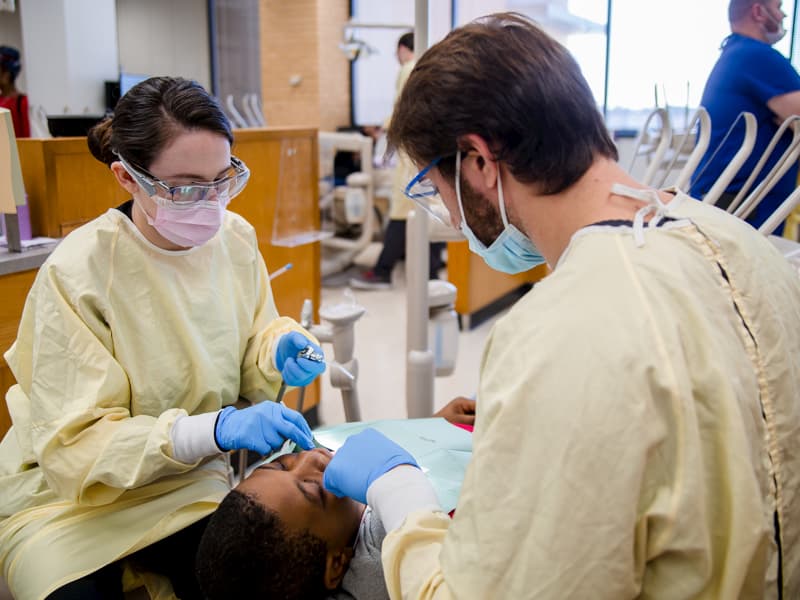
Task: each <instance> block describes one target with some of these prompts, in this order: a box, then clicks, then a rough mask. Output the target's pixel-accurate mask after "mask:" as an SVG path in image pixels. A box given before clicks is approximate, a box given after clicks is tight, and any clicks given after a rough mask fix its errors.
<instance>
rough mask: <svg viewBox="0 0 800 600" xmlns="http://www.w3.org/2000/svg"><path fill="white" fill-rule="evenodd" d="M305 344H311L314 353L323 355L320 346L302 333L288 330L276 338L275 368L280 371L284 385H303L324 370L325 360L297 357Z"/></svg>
mask: <svg viewBox="0 0 800 600" xmlns="http://www.w3.org/2000/svg"><path fill="white" fill-rule="evenodd" d="M307 346H311V348H312V349H313V350H314V352H315V353H316V354H319V355H320V356H324V353H323V352H322V348H320V347H319V346H318V345H317V344H315V343H314V342H312V341H311V340H309V339H308V338H307V337H306V336H304V335H303V334H302V333H299V332H297V331H290V332H289V333H286V334H284V335H283V336H281V339H279V340H278V347H277V349H276V351H275V368H276V369H278V371H280V372H281V377H283V380H284V381H285V382H286V385H291V386H294V387H303V386H306V385H308V384H309V383H311V382H312V381H314V379H315V378H316V377H317V375H320V374H321V373H323V372H324V371H325V361H324V360H322V361H319V362H318V361H315V360H309V359H307V358H302V357H298V354H300V352H301V351H302V350H304V349H305V348H306V347H307Z"/></svg>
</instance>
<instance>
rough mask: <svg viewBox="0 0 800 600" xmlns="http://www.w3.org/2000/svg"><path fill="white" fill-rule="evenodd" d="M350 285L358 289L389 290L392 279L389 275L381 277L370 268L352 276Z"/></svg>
mask: <svg viewBox="0 0 800 600" xmlns="http://www.w3.org/2000/svg"><path fill="white" fill-rule="evenodd" d="M350 285H351V286H352V287H354V288H356V289H357V290H389V289H391V288H392V280H391V279H390V278H389V277H379V276H378V275H375V271H373V270H372V269H370V270H369V271H364V272H363V273H361V275H358V276H356V277H351V278H350Z"/></svg>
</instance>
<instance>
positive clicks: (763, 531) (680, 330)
mask: <svg viewBox="0 0 800 600" xmlns="http://www.w3.org/2000/svg"><path fill="white" fill-rule="evenodd" d="M681 200H682V201H681ZM669 214H671V215H672V216H673V217H675V218H677V219H678V221H676V222H670V223H667V224H665V225H664V226H663V227H659V228H648V229H647V230H646V232H645V243H644V245H643V246H641V247H637V245H636V244H635V243H634V238H633V236H632V233H631V228H630V227H624V226H623V227H615V226H594V227H588V228H586V229H583V230H581V231H579V232H577V233H576V234H575V235H574V236H573V238H572V240H571V242H570V244H569V246H568V248H567V249H566V251H565V253H564V255H563V256H562V258H561V260H560V261H559V264H558V265H557V267H556V268H555V270H554V272H553V273H552V274H551V275H550V276H548V277H547V278H546V279H545V280H543V281H542V282H541V283H539V284H537V285H536V287H535V288H534V289H533V290H532V291H531V292H530V293H529V294H528V295H527V296H526V297H525V298H523V299H522V300H520V301H519V302H518V303H517V305H516V306H514V307H513V309H512V310H511V311H510V312H509V313H508V315H507V316H505V317H504V318H502V319H501V320H500V321H498V323H497V324H496V326H495V328H494V330H493V332H492V334H491V337H490V340H489V342H488V344H487V347H486V350H485V354H484V358H483V364H482V371H481V383H480V387H479V393H478V397H479V399H480V400H479V404H478V419H477V423H476V428H475V434H474V450H473V452H474V453H473V458H472V462H471V464H470V465H469V467H468V469H467V473H466V477H465V481H464V486H463V488H462V492H461V497H460V499H459V503H458V508H457V509H456V514H455V518H454V519H453V521H452V522H450V520H449V519H448V518H447V516H446V515H442V514H437V513H430V512H427V513H426V512H417V513H414V514H412V515H411V516H410V517H409V518H408V519H407V520H406V522H405V523H404V525H403V526H402V527H401V528H399V529H398V530H396V531H395V532H393V533H391V534H390V535H389V536H388V537H387V538H386V540H385V541H384V544H383V564H384V572H385V573H386V578H387V583H388V586H389V590H390V594H391V596H392V598H401V597H403V598H469V599H473V598H487V599H489V598H559V599H561V598H592V599H593V600H597V599H604V598H608V599H613V600H620V599H624V598H658V599H660V600H663V599H670V598H675V599H688V598H708V599H714V600H719V599H721V598H725V599H729V598H731V599H732V598H759V599H761V598H776V597H777V585H776V580H777V577H778V565H779V548H780V552H781V555H780V558H782V573H783V586H784V590H783V598H785V599H788V598H800V495H798V494H799V493H800V443H798V440H800V278H798V276H797V272H796V271H793V270H792V268H791V267H790V265H789V264H788V263H787V262H786V261H785V260H784V259H783V257H782V256H781V255H780V254H779V253H778V252H777V251H776V250H775V249H774V248H773V247H772V245H771V244H770V243H769V242H768V241H767V240H766V239H765V238H764V237H763V236H761V235H759V234H758V233H757V232H755V230H753V229H751V228H750V226H749V225H746V224H745V223H743V222H742V221H740V220H738V219H736V218H734V217H732V216H730V215H728V214H726V213H724V212H722V211H720V210H718V209H716V208H713V207H710V206H708V205H705V204H701V203H699V202H696V201H694V200H692V199H689V198H687V197H686V196H684V195H682V194H681V195H679V198H678V200H673V202H672V203H671V204H670V211H669ZM682 217H688V218H691V219H692V221H693V223H694V224H692V222H689V221H687V220H685V219H682ZM776 513H777V520H778V521H779V523H780V533H779V534H777V532H776V531H775V519H776ZM776 539H778V540H779V542H780V545H778V543H776Z"/></svg>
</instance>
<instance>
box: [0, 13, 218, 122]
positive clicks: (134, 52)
mask: <svg viewBox="0 0 800 600" xmlns="http://www.w3.org/2000/svg"><path fill="white" fill-rule="evenodd" d="M67 8H68V9H67ZM207 10H208V8H207V2H206V0H169V1H166V2H165V1H162V0H20V1H18V2H17V9H16V11H15V12H13V13H9V12H0V44H5V45H9V46H14V47H16V48H18V49H19V50H20V52H21V53H22V73H21V74H20V76H19V78H18V79H17V85H18V87H19V88H20V89H21V90H22V91H24V92H26V93H27V94H28V96H29V97H30V101H31V104H41V105H43V106H44V107H45V110H46V111H47V113H49V114H56V115H57V114H82V113H91V114H102V113H103V111H104V108H105V88H104V81H106V80H108V81H113V80H116V79H117V78H118V77H119V71H120V69H123V70H125V71H127V72H129V73H140V74H143V75H181V76H183V77H188V78H191V79H196V80H197V81H199V82H200V83H201V84H202V85H203V86H205V87H206V88H207V89H211V60H210V55H209V36H208V15H207Z"/></svg>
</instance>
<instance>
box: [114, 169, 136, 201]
mask: <svg viewBox="0 0 800 600" xmlns="http://www.w3.org/2000/svg"><path fill="white" fill-rule="evenodd" d="M111 172H112V173H113V174H114V178H115V179H116V180H117V183H118V184H120V185H121V186H122V188H123V189H124V190H125V191H126V192H128V193H129V194H130V195H131V196H133V194H134V193H135V192H136V190H138V189H139V184H138V183H136V182H135V181H134V179H133V177H131V174H130V173H128V172H127V171H126V170H125V167H123V166H122V163H121V162H119V161H116V162H113V163H111Z"/></svg>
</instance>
